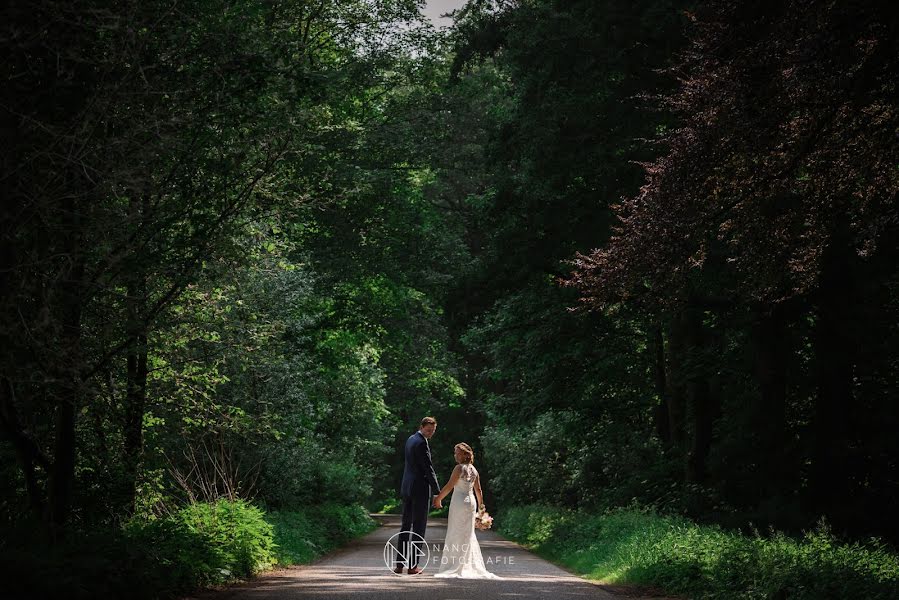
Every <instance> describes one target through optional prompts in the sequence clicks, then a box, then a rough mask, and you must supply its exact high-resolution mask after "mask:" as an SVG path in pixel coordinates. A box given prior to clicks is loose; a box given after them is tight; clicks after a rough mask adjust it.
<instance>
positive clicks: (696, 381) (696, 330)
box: [684, 301, 717, 483]
mask: <svg viewBox="0 0 899 600" xmlns="http://www.w3.org/2000/svg"><path fill="white" fill-rule="evenodd" d="M684 319H685V329H686V339H687V352H688V354H689V357H690V368H689V374H688V377H687V397H688V398H689V401H690V405H691V408H692V411H691V412H692V418H693V438H692V440H691V444H690V452H689V454H688V456H687V463H686V478H687V481H688V482H691V483H703V482H705V480H706V461H707V459H708V455H709V450H710V449H711V447H712V428H713V426H714V422H715V418H716V416H717V409H716V406H715V404H714V398H713V397H712V393H711V387H710V384H709V365H708V364H707V362H708V359H707V354H708V349H707V346H708V344H709V339H708V334H707V332H706V331H705V329H704V326H703V322H702V321H703V312H702V309H701V308H700V307H699V306H698V305H697V303H696V302H695V301H691V302H689V304H688V305H687V307H686V309H685V311H684Z"/></svg>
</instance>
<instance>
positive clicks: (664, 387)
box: [647, 319, 671, 446]
mask: <svg viewBox="0 0 899 600" xmlns="http://www.w3.org/2000/svg"><path fill="white" fill-rule="evenodd" d="M647 338H648V339H647V347H648V348H649V350H650V352H651V358H652V368H653V379H654V381H655V389H656V395H657V396H658V397H659V399H658V402H656V405H655V407H654V408H653V423H654V425H655V431H656V435H657V436H658V438H659V440H661V442H662V443H663V444H664V445H666V446H669V445H670V444H671V423H670V421H669V416H668V404H669V403H670V399H669V398H668V381H667V380H668V377H667V374H666V373H665V339H664V337H663V335H662V324H661V323H660V322H659V321H658V320H657V319H653V321H652V323H651V324H650V326H649V330H648V331H647Z"/></svg>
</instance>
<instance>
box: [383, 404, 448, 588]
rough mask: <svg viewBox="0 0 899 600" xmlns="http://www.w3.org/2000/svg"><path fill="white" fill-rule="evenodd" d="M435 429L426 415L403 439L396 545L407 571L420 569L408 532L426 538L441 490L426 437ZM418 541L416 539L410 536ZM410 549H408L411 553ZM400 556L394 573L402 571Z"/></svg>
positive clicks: (414, 571) (415, 571) (417, 571)
mask: <svg viewBox="0 0 899 600" xmlns="http://www.w3.org/2000/svg"><path fill="white" fill-rule="evenodd" d="M436 430H437V420H436V419H434V417H425V418H424V419H422V420H421V425H420V426H419V428H418V431H416V432H415V433H413V434H412V435H410V436H409V439H407V440H406V452H405V454H406V466H405V469H404V470H403V483H402V485H401V486H400V495H401V496H402V497H403V525H402V527H401V528H400V531H401V532H406V533H401V534H400V536H399V540H398V542H399V547H400V548H401V549H402V550H403V552H405V553H406V559H407V560H408V565H409V574H410V575H417V574H419V573H421V571H422V569H421V567H419V566H418V552H417V551H416V548H417V546H412V547H411V548H410V547H409V537H410V535H409V533H408V532H409V531H410V530H411V531H414V532H415V533H417V534H418V535H420V536H421V537H422V538H424V537H425V528H426V527H427V526H428V511H429V510H430V508H431V504H432V503H433V498H434V497H436V496H437V494H439V493H440V484H439V483H437V474H436V473H434V465H433V464H432V463H431V446H430V445H429V444H428V440H429V439H431V436H433V435H434V432H435V431H436ZM413 539H414V541H419V542H420V540H418V538H413ZM410 549H411V552H410ZM402 563H403V560H402V557H401V556H400V555H399V554H397V558H396V567H395V568H394V569H393V572H394V573H402V572H403V564H402Z"/></svg>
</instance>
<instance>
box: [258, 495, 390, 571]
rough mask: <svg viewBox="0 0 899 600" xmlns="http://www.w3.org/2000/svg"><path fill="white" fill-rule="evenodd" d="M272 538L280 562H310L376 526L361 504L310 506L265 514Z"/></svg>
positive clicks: (284, 563) (287, 563)
mask: <svg viewBox="0 0 899 600" xmlns="http://www.w3.org/2000/svg"><path fill="white" fill-rule="evenodd" d="M265 518H266V520H267V521H268V522H269V523H270V524H271V525H272V527H273V529H274V537H275V544H276V549H275V558H276V560H277V562H278V564H280V565H290V564H297V563H305V562H309V561H311V560H312V559H313V558H315V557H316V556H319V555H321V554H324V553H326V552H330V551H331V550H333V549H334V548H337V547H338V546H340V545H342V544H344V543H346V542H347V541H349V540H351V539H353V538H355V537H358V536H360V535H363V534H366V533H368V532H369V531H371V530H373V529H375V528H377V523H375V521H373V520H372V519H371V517H369V516H368V513H367V512H366V511H365V509H363V508H362V507H361V506H356V505H353V506H340V505H336V504H331V505H322V506H310V507H309V508H307V509H305V510H303V511H272V512H270V513H268V514H267V515H266V516H265Z"/></svg>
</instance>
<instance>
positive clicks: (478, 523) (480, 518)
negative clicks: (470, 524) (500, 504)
mask: <svg viewBox="0 0 899 600" xmlns="http://www.w3.org/2000/svg"><path fill="white" fill-rule="evenodd" d="M492 525H493V517H491V516H490V513H488V512H487V509H485V508H482V509H481V512H479V513H478V514H477V516H475V518H474V526H475V528H476V529H490V527H491V526H492Z"/></svg>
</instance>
